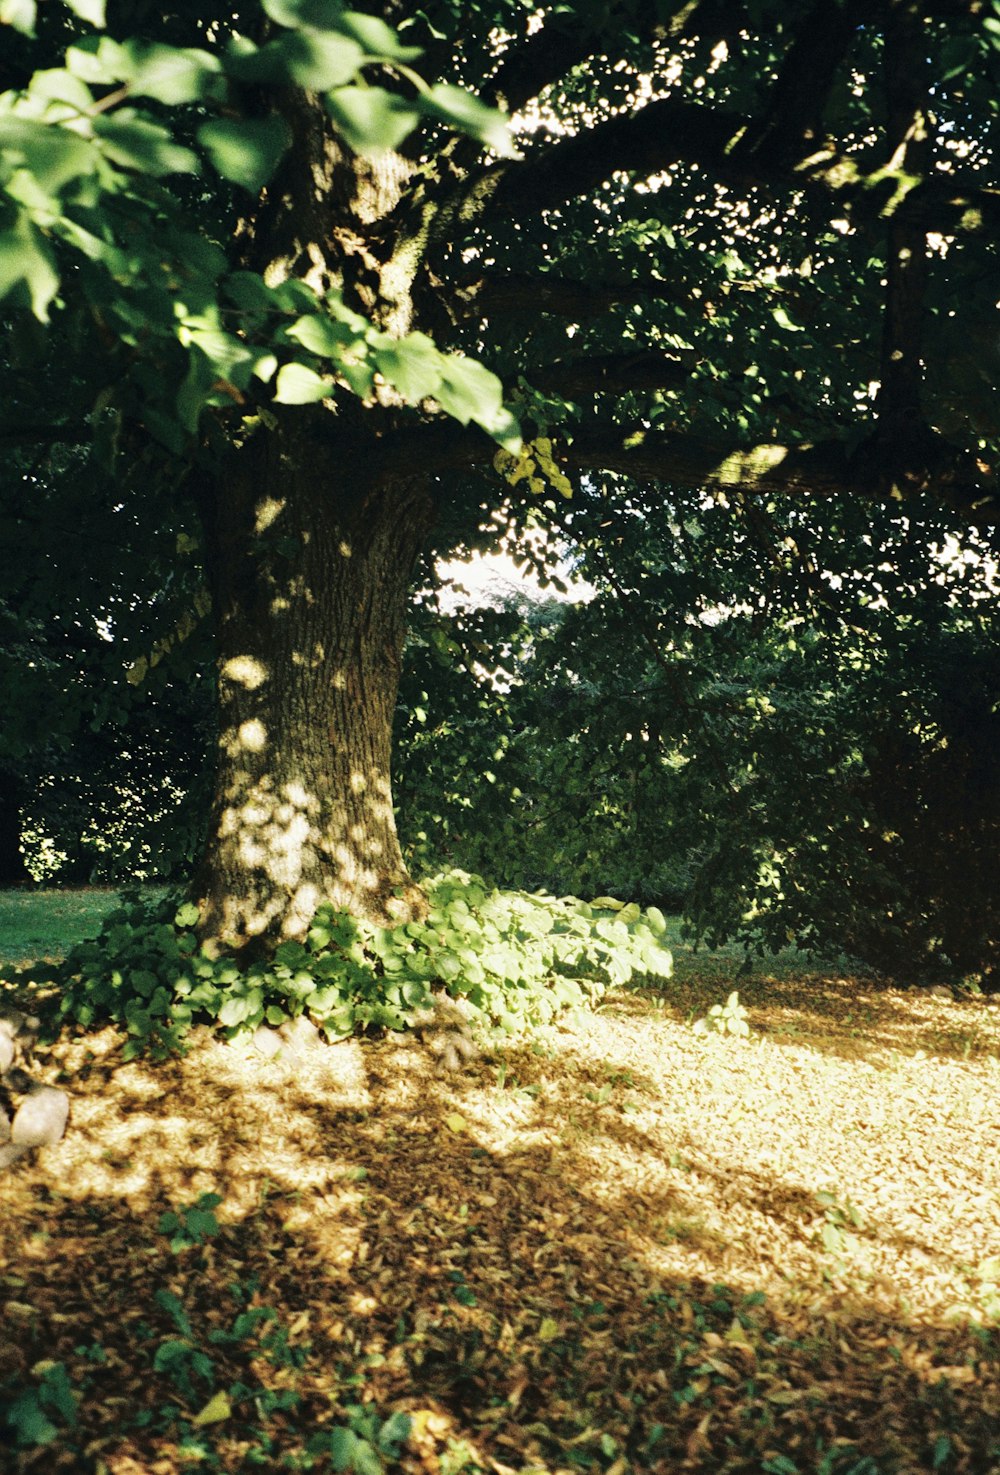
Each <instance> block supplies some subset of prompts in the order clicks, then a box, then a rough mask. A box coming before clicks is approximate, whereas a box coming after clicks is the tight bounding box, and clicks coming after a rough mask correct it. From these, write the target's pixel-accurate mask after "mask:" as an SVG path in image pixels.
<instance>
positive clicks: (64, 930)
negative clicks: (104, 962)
mask: <svg viewBox="0 0 1000 1475" xmlns="http://www.w3.org/2000/svg"><path fill="white" fill-rule="evenodd" d="M117 899H118V892H117V891H115V890H112V889H110V888H104V887H99V888H98V887H87V888H86V889H83V890H76V891H57V890H55V889H51V890H41V891H0V965H3V964H11V963H14V964H19V963H31V962H36V961H37V960H38V959H39V958H61V957H62V956H63V955H64V954H65V953H66V952H68V950H69V949H70V948H71V947H72V946H73V944H74V943H75V942H79V941H80V940H81V939H82V938H84V937H93V936H94V934H95V933H96V932H98V931H99V930H100V926H101V923H102V921H103V920H104V917H105V914H106V913H107V912H109V911H110V910H111V908H112V907H113V906H114V904H115V902H116V901H117Z"/></svg>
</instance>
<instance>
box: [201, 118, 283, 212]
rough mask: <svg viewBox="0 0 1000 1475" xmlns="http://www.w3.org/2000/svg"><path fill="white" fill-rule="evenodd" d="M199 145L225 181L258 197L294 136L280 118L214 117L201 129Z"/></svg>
mask: <svg viewBox="0 0 1000 1475" xmlns="http://www.w3.org/2000/svg"><path fill="white" fill-rule="evenodd" d="M198 142H199V143H200V144H201V147H202V148H203V149H204V150H205V152H206V153H207V154H208V157H209V158H210V159H211V161H212V163H213V165H214V166H215V168H216V170H217V171H218V172H219V174H221V175H222V177H223V179H229V180H232V181H233V183H235V184H241V185H242V186H243V188H244V189H246V190H249V191H250V193H251V194H253V195H255V194H257V193H259V191H260V190H261V189H262V188H263V186H264V185H265V184H266V183H267V181H268V180H269V179H270V177H271V175H272V174H273V173H274V171H275V169H276V168H277V165H278V162H279V160H280V159H281V157H282V155H283V154H284V153H285V151H286V149H287V148H288V145H289V143H290V142H291V134H290V132H289V129H288V125H287V124H286V123H285V122H284V120H283V119H281V118H261V119H250V118H244V119H241V120H240V121H239V122H236V121H235V120H233V119H229V118H212V119H210V120H209V121H208V122H207V123H203V124H202V125H201V127H200V128H199V129H198Z"/></svg>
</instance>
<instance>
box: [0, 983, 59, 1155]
mask: <svg viewBox="0 0 1000 1475" xmlns="http://www.w3.org/2000/svg"><path fill="white" fill-rule="evenodd" d="M37 1035H38V1020H37V1019H35V1018H33V1017H32V1016H31V1015H27V1014H22V1013H21V1011H20V1010H19V1009H14V1008H10V1007H8V1006H7V1005H5V1004H0V1169H2V1168H7V1167H9V1166H10V1165H11V1163H15V1162H17V1160H18V1158H20V1157H23V1156H24V1154H25V1153H26V1152H30V1151H31V1149H32V1148H33V1147H52V1146H53V1145H54V1144H55V1143H56V1142H59V1141H61V1140H62V1136H63V1133H64V1132H65V1131H66V1120H67V1117H68V1116H69V1097H68V1096H67V1094H66V1092H65V1091H60V1090H59V1089H58V1087H56V1086H45V1085H43V1084H42V1083H41V1081H36V1080H35V1078H34V1076H32V1075H29V1073H28V1072H27V1071H26V1070H25V1069H24V1066H23V1064H22V1062H23V1060H24V1059H25V1058H26V1057H29V1056H30V1054H31V1050H32V1047H33V1046H34V1043H35V1040H36V1038H37Z"/></svg>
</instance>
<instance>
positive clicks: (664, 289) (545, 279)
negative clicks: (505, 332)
mask: <svg viewBox="0 0 1000 1475" xmlns="http://www.w3.org/2000/svg"><path fill="white" fill-rule="evenodd" d="M643 300H648V301H660V302H664V301H671V302H687V301H688V294H687V293H686V292H678V290H677V287H676V285H675V284H674V283H671V282H664V281H661V280H660V278H659V277H636V278H633V279H631V280H628V279H623V280H622V281H620V282H581V281H577V280H575V279H574V278H573V277H562V276H559V275H558V274H557V273H556V272H538V273H532V272H503V273H497V274H496V275H493V274H488V275H486V276H483V277H480V278H479V280H478V281H475V282H472V283H469V284H468V285H467V286H463V287H461V288H459V289H458V291H457V293H456V294H455V297H454V299H453V302H452V308H453V311H454V315H455V317H456V318H486V317H489V316H490V315H491V314H492V313H501V314H507V313H514V312H531V313H539V312H551V313H553V314H555V315H556V316H557V317H564V318H572V319H574V320H575V321H577V322H585V321H586V320H587V319H588V318H593V317H597V316H599V314H601V313H602V312H607V310H608V309H609V308H611V307H617V306H619V304H621V303H627V302H641V301H643Z"/></svg>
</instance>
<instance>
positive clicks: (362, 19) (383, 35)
mask: <svg viewBox="0 0 1000 1475" xmlns="http://www.w3.org/2000/svg"><path fill="white" fill-rule="evenodd" d="M337 27H338V29H339V30H341V31H346V32H347V34H348V35H349V36H353V37H354V39H355V41H357V42H358V44H359V45H360V46H361V47H362V48H363V49H364V51H365V53H366V54H367V55H368V56H370V57H375V58H377V59H378V60H379V61H402V62H410V61H416V60H417V58H418V57H419V56H420V55H421V50H420V47H419V46H404V45H403V43H402V42H401V41H400V39H399V37H398V36H397V35H396V32H395V31H394V30H393V29H392V27H391V26H389V25H386V23H385V21H384V20H382V19H380V17H379V16H377V15H362V14H361V13H360V11H357V10H344V11H342V12H341V14H340V15H339V17H338V19H337Z"/></svg>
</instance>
